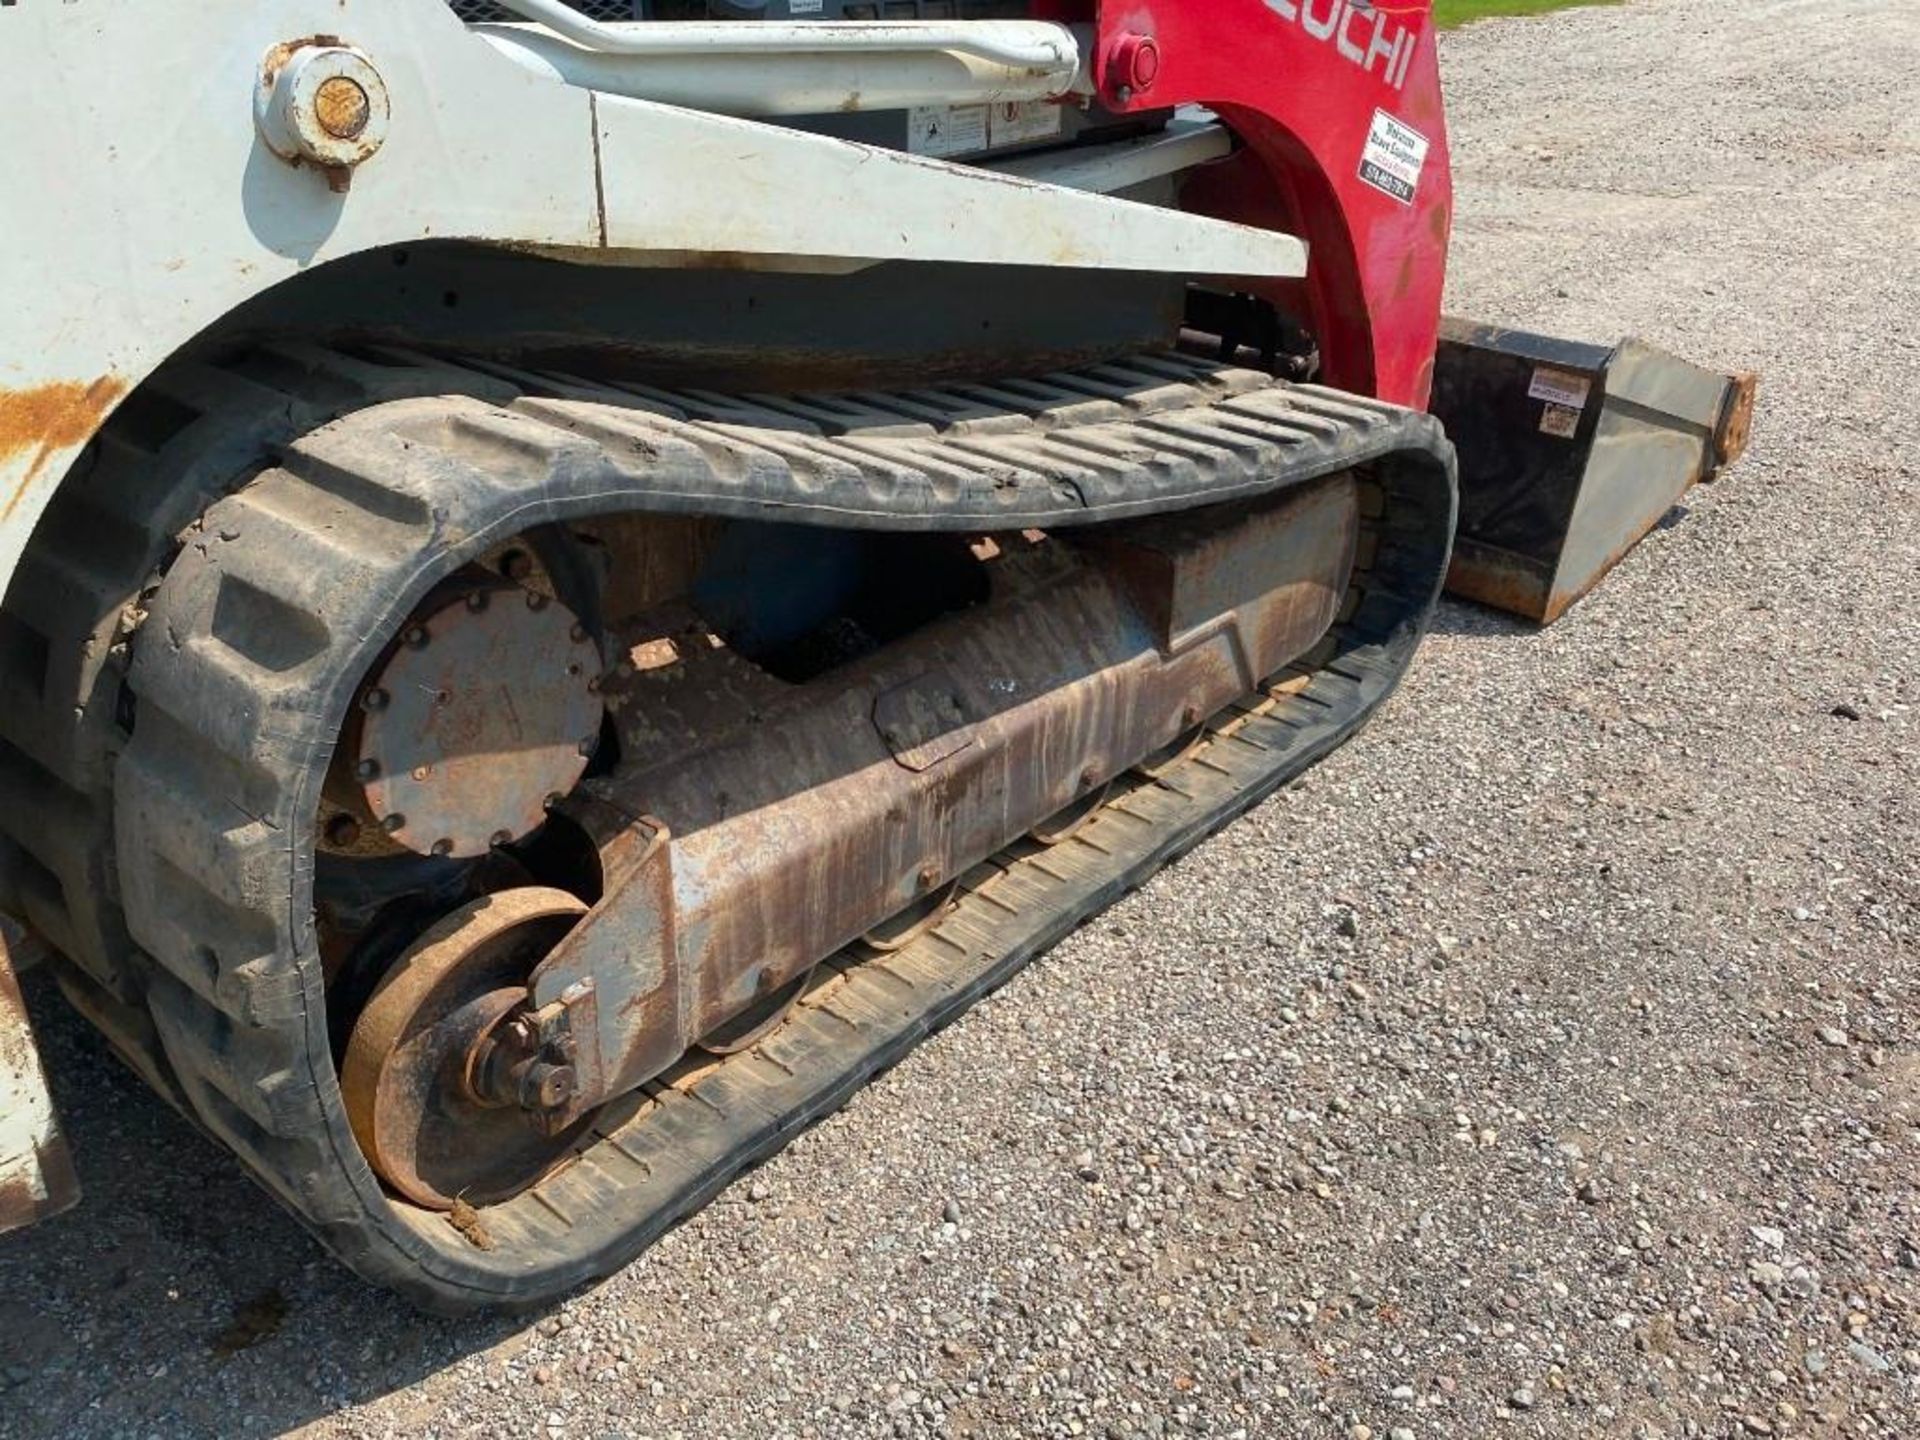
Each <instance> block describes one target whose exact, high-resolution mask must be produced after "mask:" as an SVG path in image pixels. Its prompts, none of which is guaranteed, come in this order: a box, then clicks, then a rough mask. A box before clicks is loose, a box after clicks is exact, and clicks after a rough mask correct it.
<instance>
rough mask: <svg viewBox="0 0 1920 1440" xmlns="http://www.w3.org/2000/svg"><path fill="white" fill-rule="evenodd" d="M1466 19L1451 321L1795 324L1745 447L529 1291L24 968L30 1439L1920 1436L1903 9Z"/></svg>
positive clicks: (1918, 168)
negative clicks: (39, 1222) (387, 1253)
mask: <svg viewBox="0 0 1920 1440" xmlns="http://www.w3.org/2000/svg"><path fill="white" fill-rule="evenodd" d="M1443 57H1444V62H1445V66H1446V70H1447V76H1448V80H1449V84H1450V94H1451V102H1452V112H1453V116H1454V126H1455V154H1456V161H1457V165H1458V172H1459V173H1458V179H1459V192H1460V201H1459V215H1458V223H1457V230H1456V244H1455V251H1454V255H1455V260H1454V271H1453V277H1452V288H1451V294H1450V305H1451V308H1453V309H1454V310H1456V311H1458V312H1460V313H1465V314H1471V315H1474V316H1477V317H1479V318H1482V319H1486V320H1490V321H1496V322H1502V323H1508V324H1519V325H1525V326H1528V327H1531V328H1536V329H1544V330H1547V331H1550V332H1556V333H1563V334H1568V335H1574V336H1580V337H1584V338H1590V339H1611V338H1614V337H1617V336H1619V335H1621V334H1623V333H1627V332H1634V333H1638V334H1642V335H1645V336H1647V337H1649V338H1653V339H1656V340H1658V341H1660V342H1662V343H1665V344H1668V345H1670V346H1671V347H1673V348H1676V349H1678V350H1680V351H1681V352H1682V353H1685V354H1688V355H1691V356H1692V357H1694V358H1697V359H1700V360H1703V361H1708V362H1711V363H1716V364H1725V365H1727V366H1729V367H1742V368H1745V367H1752V368H1757V369H1759V370H1761V371H1763V372H1764V373H1765V376H1766V379H1765V383H1764V388H1763V391H1762V403H1761V410H1760V416H1759V422H1758V425H1757V428H1756V433H1755V437H1754V443H1753V449H1752V451H1751V453H1750V455H1749V458H1748V459H1747V460H1746V462H1745V463H1744V464H1742V465H1741V466H1740V467H1739V468H1738V469H1736V470H1735V471H1733V472H1732V473H1731V474H1730V475H1728V476H1727V477H1726V478H1725V479H1724V480H1722V481H1721V482H1719V483H1718V484H1716V485H1714V486H1712V487H1710V488H1707V489H1704V490H1701V491H1698V492H1696V493H1695V494H1694V495H1693V496H1692V497H1690V498H1689V500H1688V502H1687V505H1686V507H1685V509H1684V513H1680V514H1676V515H1675V516H1674V517H1672V518H1671V519H1670V522H1669V523H1668V524H1666V525H1665V526H1663V527H1662V528H1661V529H1660V530H1658V531H1657V532H1656V533H1655V534H1654V535H1653V536H1652V537H1651V538H1650V539H1649V540H1648V541H1647V543H1646V544H1645V545H1643V546H1642V547H1641V548H1640V549H1639V550H1638V551H1636V552H1635V553H1634V554H1633V555H1632V556H1631V557H1630V558H1629V559H1628V560H1627V561H1626V563H1625V564H1624V565H1623V566H1622V567H1621V568H1620V569H1619V570H1618V571H1617V572H1616V573H1615V574H1614V575H1613V576H1612V577H1611V578H1610V579H1609V580H1608V581H1607V582H1606V583H1605V584H1604V585H1603V586H1602V588H1601V589H1600V590H1599V591H1597V592H1596V593H1595V594H1594V595H1592V596H1591V597H1589V598H1588V599H1587V600H1585V601H1583V602H1582V603H1581V604H1580V605H1579V606H1577V607H1576V608H1575V609H1574V610H1573V611H1572V612H1571V614H1570V615H1569V616H1568V617H1567V618H1566V619H1565V620H1564V621H1562V622H1561V623H1560V624H1559V625H1557V626H1556V627H1554V628H1553V629H1551V630H1549V631H1546V632H1544V633H1534V632H1532V631H1530V630H1528V629H1527V628H1525V627H1523V626H1521V625H1518V624H1514V623H1510V622H1508V621H1507V620H1505V619H1503V618H1501V617H1499V616H1497V615H1494V614H1491V613H1489V612H1485V611H1481V610H1478V609H1475V608H1472V607H1469V606H1462V605H1453V604H1448V605H1447V606H1445V607H1444V608H1443V610H1442V612H1441V614H1440V617H1439V622H1438V626H1437V633H1436V634H1435V636H1434V638H1433V639H1432V641H1431V642H1430V644H1429V647H1428V648H1427V650H1426V651H1425V653H1424V656H1423V658H1422V659H1421V660H1420V661H1419V662H1418V663H1417V664H1416V667H1415V673H1414V675H1413V678H1412V680H1411V681H1410V682H1409V684H1408V685H1407V686H1406V688H1405V689H1404V690H1403V691H1402V692H1401V694H1400V696H1399V697H1398V698H1397V699H1396V700H1395V701H1394V703H1393V704H1392V705H1391V706H1390V707H1389V709H1388V711H1387V712H1386V713H1385V714H1384V715H1383V716H1382V717H1381V718H1380V719H1379V720H1378V721H1377V722H1376V723H1375V724H1374V725H1373V726H1371V727H1370V728H1369V729H1368V730H1367V731H1366V732H1365V733H1364V734H1363V735H1362V736H1361V737H1360V739H1359V740H1357V741H1356V742H1355V743H1354V744H1352V745H1350V746H1349V747H1348V748H1347V749H1346V750H1344V751H1342V752H1341V753H1340V754H1339V755H1337V756H1336V757H1334V758H1333V759H1332V760H1331V761H1329V762H1328V763H1327V764H1325V765H1323V766H1321V767H1320V768H1319V769H1317V770H1316V771H1314V772H1313V773H1312V774H1311V775H1310V776H1309V777H1308V778H1307V779H1306V780H1305V782H1304V783H1302V784H1300V785H1298V786H1296V787H1295V788H1293V789H1292V790H1290V791H1288V792H1286V793H1285V794H1283V795H1281V796H1279V797H1277V798H1276V799H1274V800H1273V801H1271V802H1269V803H1268V804H1266V805H1265V806H1263V807H1261V808H1260V809H1259V810H1258V811H1257V812H1255V813H1254V814H1253V815H1252V816H1250V817H1249V818H1248V819H1247V820H1245V821H1243V822H1242V823H1240V824H1238V825H1236V826H1234V827H1233V828H1232V829H1230V830H1229V831H1227V832H1225V833H1224V834H1223V835H1221V836H1219V837H1217V838H1216V839H1214V840H1213V841H1211V842H1209V843H1208V844H1206V845H1203V846H1202V847H1200V848H1199V849H1198V850H1196V851H1195V852H1193V853H1192V854H1191V855H1190V856H1189V857H1187V858H1186V859H1185V860H1184V861H1182V862H1181V863H1180V864H1178V865H1176V866H1175V867H1174V868H1172V869H1171V870H1169V871H1167V872H1166V873H1164V874H1162V875H1161V876H1160V877H1158V878H1157V879H1156V880H1155V881H1154V882H1152V883H1151V884H1150V885H1148V886H1147V887H1146V888H1145V889H1144V890H1142V891H1141V892H1139V893H1138V894H1136V895H1134V896H1133V897H1131V898H1130V899H1128V900H1127V901H1126V902H1124V903H1123V904H1121V905H1120V906H1118V907H1117V908H1115V909H1114V910H1113V911H1111V912H1109V913H1108V914H1107V915H1105V916H1104V917H1102V918H1101V919H1100V920H1098V921H1096V922H1095V923H1093V924H1092V925H1090V926H1088V927H1087V928H1086V929H1085V930H1083V931H1081V932H1080V933H1079V934H1077V935H1075V936H1074V937H1073V938H1072V939H1070V940H1069V941H1067V942H1066V943H1064V944H1062V945H1061V946H1059V947H1058V948H1057V949H1056V950H1054V951H1053V952H1051V953H1050V954H1049V955H1048V956H1047V957H1045V958H1044V959H1043V960H1042V961H1040V962H1039V963H1038V964H1036V965H1035V966H1034V967H1033V968H1032V969H1030V970H1029V971H1028V972H1027V973H1026V974H1025V975H1023V976H1022V977H1020V978H1019V979H1018V980H1016V981H1015V982H1014V983H1013V984H1012V985H1011V986H1010V987H1009V988H1008V989H1007V990H1006V991H1004V992H1002V993H1001V995H999V996H998V997H996V998H995V999H994V1000H992V1001H991V1002H989V1003H988V1004H986V1005H985V1006H983V1007H982V1008H981V1009H980V1010H978V1011H976V1012H975V1013H974V1014H973V1015H972V1016H970V1017H969V1018H968V1019H967V1020H965V1021H963V1022H962V1023H961V1024H959V1025H957V1026H956V1027H954V1028H953V1029H952V1030H950V1031H948V1032H947V1033H946V1034H944V1035H943V1036H942V1037H940V1038H939V1039H938V1040H936V1041H935V1042H933V1043H932V1044H931V1045H929V1046H927V1047H924V1048H923V1049H922V1050H921V1051H920V1052H919V1053H918V1054H916V1055H915V1056H914V1057H913V1058H911V1059H910V1060H909V1061H908V1062H907V1063H905V1064H903V1065H901V1066H900V1067H899V1068H898V1069H897V1070H895V1071H894V1072H892V1073H891V1074H890V1075H888V1076H887V1077H886V1078H885V1079H884V1080H882V1081H881V1082H880V1083H878V1084H877V1085H875V1086H874V1087H872V1089H870V1090H869V1091H867V1092H866V1093H864V1094H863V1095H861V1096H860V1097H859V1098H858V1099H857V1100H856V1101H855V1102H854V1103H853V1104H852V1105H851V1106H850V1107H849V1109H848V1110H846V1111H845V1112H843V1113H842V1114H841V1115H839V1116H837V1117H835V1118H834V1119H833V1120H831V1121H829V1122H828V1123H826V1124H824V1125H822V1126H820V1127H819V1128H818V1129H816V1130H814V1131H813V1132H811V1133H809V1134H808V1135H806V1136H805V1137H803V1138H802V1139H801V1140H800V1141H799V1142H798V1143H796V1144H795V1145H794V1146H793V1147H792V1148H791V1149H790V1150H788V1151H787V1152H786V1153H785V1154H783V1155H782V1156H780V1157H779V1158H778V1159H776V1160H775V1161H773V1162H772V1163H770V1164H769V1165H767V1166H766V1167H765V1168H764V1169H762V1170H760V1171H758V1172H757V1173H756V1174H755V1175H754V1176H753V1177H752V1178H751V1179H750V1180H748V1181H747V1182H745V1183H743V1184H740V1185H737V1186H735V1187H734V1188H733V1189H732V1190H731V1191H730V1192H728V1193H727V1194H726V1195H725V1196H723V1197H722V1198H721V1199H720V1200H719V1201H718V1202H717V1203H715V1204H714V1205H713V1206H712V1207H710V1208H709V1209H708V1210H706V1211H705V1212H703V1213H702V1214H701V1215H699V1216H698V1217H696V1218H695V1219H694V1220H692V1221H691V1222H690V1223H688V1224H687V1225H685V1226H684V1227H682V1228H681V1229H680V1230H678V1231H677V1232H675V1233H674V1234H673V1235H671V1236H670V1237H668V1239H667V1240H666V1241H665V1242H663V1243H662V1244H661V1245H660V1246H658V1247H657V1248H656V1249H655V1250H654V1251H652V1252H651V1253H650V1254H649V1255H648V1256H647V1257H646V1258H644V1259H643V1260H642V1261H641V1262H639V1263H638V1264H636V1265H635V1266H633V1267H632V1268H631V1269H630V1270H628V1271H627V1272H625V1273H623V1274H622V1275H620V1276H618V1277H616V1278H615V1279H614V1280H612V1281H610V1282H608V1283H607V1284H606V1285H604V1286H602V1287H600V1288H599V1289H597V1290H595V1291H593V1292H591V1293H589V1294H587V1295H584V1296H581V1297H579V1298H578V1299H576V1300H574V1301H572V1302H570V1303H568V1304H567V1305H565V1306H563V1307H561V1308H559V1309H558V1310H556V1311H554V1312H552V1313H550V1314H547V1315H545V1316H540V1317H535V1318H533V1319H522V1320H516V1321H485V1322H478V1323H473V1322H469V1323H462V1324H455V1323H449V1322H441V1321H428V1320H423V1319H421V1318H419V1317H418V1316H416V1315H414V1314H413V1313H411V1312H409V1311H408V1310H406V1309H405V1308H404V1307H402V1306H401V1305H399V1304H398V1303H397V1302H394V1301H392V1300H390V1299H388V1298H387V1297H385V1296H383V1295H380V1294H376V1293H373V1292H370V1291H368V1290H366V1289H365V1288H364V1287H362V1286H360V1285H358V1284H357V1283H356V1282H355V1281H354V1280H352V1279H351V1277H349V1276H348V1275H347V1274H346V1273H345V1272H344V1271H342V1270H340V1269H338V1268H337V1267H336V1266H335V1265H333V1264H332V1262H330V1261H328V1260H327V1259H325V1258H324V1257H323V1256H322V1255H321V1254H320V1253H319V1252H318V1250H316V1249H315V1248H314V1247H313V1246H312V1245H311V1244H310V1243H309V1242H307V1241H306V1240H305V1239H304V1238H303V1237H302V1236H301V1235H300V1234H299V1233H298V1232H297V1231H295V1230H294V1228H293V1227H292V1225H291V1223H290V1222H289V1221H287V1220H286V1219H285V1218H284V1217H283V1215H282V1214H281V1213H280V1212H279V1211H278V1210H277V1209H276V1208H275V1207H274V1206H273V1205H272V1204H271V1203H270V1202H269V1201H268V1200H266V1199H265V1198H264V1197H263V1196H262V1195H261V1194H260V1193H259V1192H257V1191H256V1190H255V1189H253V1188H252V1186H251V1185H249V1184H248V1183H247V1182H246V1181H245V1180H243V1179H242V1178H241V1177H240V1174H239V1172H238V1170H237V1168H236V1167H235V1166H233V1165H232V1164H230V1163H229V1162H228V1161H227V1160H225V1159H224V1158H223V1157H222V1156H220V1155H219V1154H217V1153H216V1152H215V1151H214V1150H212V1149H211V1148H210V1147H209V1146H207V1145H206V1144H205V1143H203V1142H202V1141H200V1140H199V1139H198V1138H196V1137H195V1136H194V1135H193V1134H192V1133H191V1132H190V1131H188V1130H187V1129H186V1128H185V1127H184V1126H183V1125H182V1124H181V1123H180V1122H179V1121H177V1120H176V1119H175V1118H174V1117H173V1116H172V1115H171V1114H170V1113H169V1112H168V1111H167V1110H166V1109H165V1108H164V1107H163V1106H162V1104H161V1103H160V1102H159V1101H158V1100H156V1099H154V1098H153V1097H152V1096H150V1095H149V1094H148V1093H147V1092H146V1091H145V1090H143V1089H142V1088H141V1087H140V1086H139V1085H138V1084H137V1083H135V1082H134V1081H133V1080H131V1079H130V1078H128V1077H126V1076H125V1075H124V1074H122V1073H121V1072H119V1071H118V1070H117V1069H115V1068H113V1067H111V1066H109V1065H107V1064H105V1063H103V1062H102V1061H101V1059H100V1057H99V1055H98V1053H97V1046H96V1044H95V1042H94V1041H93V1039H92V1037H91V1036H90V1034H89V1033H88V1032H86V1031H85V1029H84V1027H82V1026H81V1025H80V1024H79V1023H78V1022H77V1021H74V1020H72V1019H71V1018H68V1017H64V1016H62V1015H60V1014H59V1012H58V1010H57V1007H56V1006H55V1005H54V1004H53V1003H52V1002H53V1000H54V998H55V997H54V996H53V995H52V994H51V993H50V992H49V990H48V987H47V986H46V985H45V983H44V977H35V978H36V979H37V980H38V981H39V983H36V984H34V985H32V986H30V987H29V988H30V990H31V991H32V992H33V993H32V996H31V998H32V999H33V1000H34V1001H35V1002H36V1003H37V1004H38V1005H39V1008H40V1009H41V1011H42V1013H43V1014H44V1015H45V1016H46V1019H45V1021H44V1029H45V1031H46V1035H47V1041H48V1048H49V1052H50V1055H49V1058H50V1062H51V1065H52V1068H53V1071H54V1081H55V1085H56V1088H57V1090H58V1092H59V1097H60V1099H61V1101H62V1104H63V1106H64V1109H65V1112H66V1115H67V1118H68V1121H69V1124H70V1129H71V1131H72V1133H73V1134H74V1136H75V1138H76V1142H77V1147H78V1160H79V1166H80V1170H81V1175H82V1179H83V1181H84V1183H85V1185H86V1187H87V1190H88V1196H87V1199H86V1201H85V1202H84V1204H83V1206H82V1208H81V1209H80V1210H78V1211H76V1212H74V1213H73V1214H71V1215H69V1216H68V1217H66V1218H64V1219H62V1220H59V1221H56V1222H53V1223H52V1224H51V1225H48V1226H43V1227H41V1228H39V1229H38V1230H35V1231H30V1232H27V1233H24V1234H21V1235H15V1236H11V1237H7V1238H5V1239H0V1433H6V1434H20V1435H63V1436H64V1435H72V1436H92V1435H100V1436H108V1435H116V1436H117V1435H128V1436H149V1435H154V1436H175V1435H216V1434H217V1435H241V1434H276V1433H281V1432H286V1431H289V1430H292V1431H298V1432H301V1433H306V1434H312V1435H324V1436H335V1435H338V1436H382V1435H441V1436H467V1435H474V1436H480V1435H487V1436H491V1435H530V1434H540V1435H552V1436H559V1437H600V1436H611V1435H621V1436H629V1437H642V1436H648V1437H667V1436H682V1437H687V1440H692V1437H705V1436H870V1435H896V1434H897V1435H955V1436H958V1435H967V1434H973V1435H983V1436H985V1435H994V1436H1015V1435H1021V1436H1026V1435H1045V1436H1053V1435H1091V1436H1134V1435H1188V1434H1192V1435H1211V1436H1222V1437H1226V1436H1235V1435H1239V1436H1247V1437H1274V1436H1293V1435H1306V1436H1330V1437H1331V1436H1356V1437H1358V1436H1362V1435H1368V1434H1370V1435H1371V1436H1374V1437H1377V1440H1389V1437H1391V1440H1406V1437H1407V1436H1409V1435H1410V1436H1413V1437H1416V1440H1428V1437H1438V1436H1448V1437H1452V1436H1460V1437H1477V1436H1483V1435H1489V1434H1492V1435H1511V1436H1535V1435H1538V1436H1574V1435H1581V1436H1584V1435H1623V1436H1680V1435H1704V1436H1725V1435H1736V1434H1758V1435H1768V1434H1779V1435H1886V1436H1907V1435H1913V1434H1916V1433H1920V1308H1917V1307H1920V989H1916V983H1917V982H1920V735H1917V733H1916V727H1917V722H1916V711H1915V707H1916V704H1920V474H1917V473H1916V460H1915V455H1916V450H1917V448H1920V420H1917V419H1916V412H1917V410H1920V406H1917V405H1916V401H1915V398H1914V397H1915V395H1916V394H1920V296H1917V293H1916V288H1915V286H1914V283H1913V280H1912V270H1911V267H1912V258H1911V252H1912V250H1913V247H1914V243H1915V241H1916V239H1920V200H1917V199H1916V198H1915V194H1914V190H1915V179H1914V177H1915V175H1916V173H1920V118H1916V114H1917V112H1920V107H1915V106H1914V105H1913V104H1912V103H1911V102H1912V87H1913V83H1914V80H1913V77H1914V76H1915V75H1916V74H1920V6H1916V5H1914V4H1912V3H1911V0H1633V3H1629V4H1627V5H1625V6H1622V7H1619V8H1608V9H1599V10H1587V11H1573V12H1567V13H1565V14H1561V15H1557V16H1553V17H1549V18H1545V19H1540V20H1527V21H1498V22H1492V23H1490V24H1486V25H1480V26H1474V27H1470V28H1468V29H1466V30H1463V31H1460V32H1457V33H1454V34H1450V35H1449V36H1447V37H1446V40H1445V43H1444V50H1443Z"/></svg>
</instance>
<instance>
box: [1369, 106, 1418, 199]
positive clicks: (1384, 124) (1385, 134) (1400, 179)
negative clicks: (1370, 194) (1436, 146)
mask: <svg viewBox="0 0 1920 1440" xmlns="http://www.w3.org/2000/svg"><path fill="white" fill-rule="evenodd" d="M1427 144H1428V141H1427V137H1426V136H1424V135H1422V134H1421V133H1420V132H1419V131H1418V130H1416V129H1414V128H1413V127H1412V126H1411V125H1403V124H1402V123H1401V122H1400V121H1398V120H1396V119H1394V118H1393V116H1391V115H1389V114H1387V112H1386V111H1384V110H1376V111H1374V112H1373V127H1372V128H1371V129H1370V130H1368V131H1367V148H1366V149H1365V150H1364V151H1362V152H1361V154H1360V178H1361V179H1362V180H1364V181H1366V182H1367V184H1369V185H1371V186H1373V188H1374V189H1376V190H1382V191H1385V192H1386V193H1387V194H1389V195H1391V196H1392V197H1393V198H1394V199H1396V200H1398V201H1399V202H1400V203H1401V204H1402V205H1411V204H1412V203H1413V195H1414V192H1415V191H1416V190H1418V189H1419V188H1420V172H1421V171H1422V170H1423V169H1425V168H1426V164H1427Z"/></svg>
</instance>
